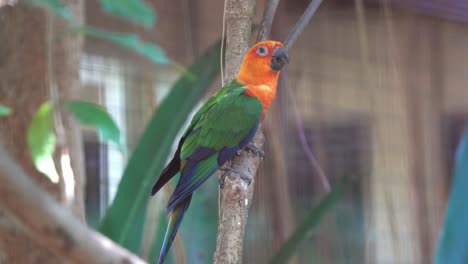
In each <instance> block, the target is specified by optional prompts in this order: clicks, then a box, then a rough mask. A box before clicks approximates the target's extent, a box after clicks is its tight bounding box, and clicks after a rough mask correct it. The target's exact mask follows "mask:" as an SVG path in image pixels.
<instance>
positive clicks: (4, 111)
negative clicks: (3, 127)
mask: <svg viewBox="0 0 468 264" xmlns="http://www.w3.org/2000/svg"><path fill="white" fill-rule="evenodd" d="M10 114H11V109H10V108H8V107H6V106H4V105H1V104H0V116H7V115H10Z"/></svg>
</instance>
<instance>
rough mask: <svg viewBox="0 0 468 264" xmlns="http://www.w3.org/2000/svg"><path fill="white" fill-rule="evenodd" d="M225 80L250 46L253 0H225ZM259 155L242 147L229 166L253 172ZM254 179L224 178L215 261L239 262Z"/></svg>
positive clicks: (258, 137) (259, 136)
mask: <svg viewBox="0 0 468 264" xmlns="http://www.w3.org/2000/svg"><path fill="white" fill-rule="evenodd" d="M225 5H226V6H225V8H226V13H225V15H226V16H225V19H226V32H227V36H226V72H225V74H226V75H225V77H226V80H232V79H233V78H234V77H235V76H236V74H237V71H238V70H239V66H240V64H241V63H242V59H243V56H244V54H245V53H246V52H247V50H248V48H249V46H250V43H249V41H250V37H251V29H252V28H251V27H252V19H253V16H254V10H255V1H254V0H226V2H225ZM254 142H255V143H256V144H257V146H258V147H261V146H262V145H263V142H264V139H263V135H262V133H261V132H259V131H257V134H256V136H255V138H254ZM259 164H260V158H258V157H256V156H254V155H252V154H250V153H248V152H245V151H242V153H241V155H240V156H236V157H235V158H234V159H232V160H231V167H233V168H234V169H237V170H240V171H243V172H245V173H247V174H250V175H252V176H254V175H255V174H256V172H257V168H258V165H259ZM253 189H254V181H252V183H251V184H250V185H247V184H246V183H245V182H243V181H242V180H241V179H240V178H238V177H236V178H229V177H227V178H226V181H225V184H224V188H223V189H222V190H221V192H220V203H221V204H220V212H219V224H218V237H217V241H216V252H215V254H214V263H216V264H236V263H241V262H242V244H243V243H242V242H243V238H244V230H245V224H246V222H247V215H248V210H249V208H250V204H251V199H252V195H253Z"/></svg>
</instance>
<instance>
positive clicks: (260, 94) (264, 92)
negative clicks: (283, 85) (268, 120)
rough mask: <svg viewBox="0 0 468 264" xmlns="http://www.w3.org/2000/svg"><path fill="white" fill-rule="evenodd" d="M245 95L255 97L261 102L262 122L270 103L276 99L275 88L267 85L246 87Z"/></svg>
mask: <svg viewBox="0 0 468 264" xmlns="http://www.w3.org/2000/svg"><path fill="white" fill-rule="evenodd" d="M245 93H246V94H247V95H249V96H255V97H257V98H258V99H259V100H260V102H262V106H263V113H262V119H261V120H262V121H263V119H264V118H265V114H266V112H267V111H268V108H269V107H270V104H271V102H273V100H274V99H275V97H276V87H270V86H268V85H264V84H260V85H253V84H250V85H247V90H246V91H245Z"/></svg>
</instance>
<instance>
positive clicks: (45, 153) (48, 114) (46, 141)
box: [28, 102, 59, 183]
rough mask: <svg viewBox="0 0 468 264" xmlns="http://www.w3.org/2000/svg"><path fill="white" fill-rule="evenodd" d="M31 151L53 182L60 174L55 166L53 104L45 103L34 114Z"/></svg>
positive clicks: (30, 136)
mask: <svg viewBox="0 0 468 264" xmlns="http://www.w3.org/2000/svg"><path fill="white" fill-rule="evenodd" d="M28 145H29V153H30V154H31V158H32V160H33V162H34V165H35V166H36V168H37V170H38V171H40V172H42V173H44V174H45V175H46V176H47V177H49V179H50V180H51V181H52V182H53V183H57V182H58V180H59V176H58V173H57V170H56V168H55V164H54V159H53V156H52V155H53V154H54V151H55V134H54V119H53V111H52V104H51V103H50V102H45V103H43V104H42V105H41V106H40V107H39V109H38V110H37V112H36V113H35V114H34V116H33V119H32V121H31V125H30V126H29V129H28Z"/></svg>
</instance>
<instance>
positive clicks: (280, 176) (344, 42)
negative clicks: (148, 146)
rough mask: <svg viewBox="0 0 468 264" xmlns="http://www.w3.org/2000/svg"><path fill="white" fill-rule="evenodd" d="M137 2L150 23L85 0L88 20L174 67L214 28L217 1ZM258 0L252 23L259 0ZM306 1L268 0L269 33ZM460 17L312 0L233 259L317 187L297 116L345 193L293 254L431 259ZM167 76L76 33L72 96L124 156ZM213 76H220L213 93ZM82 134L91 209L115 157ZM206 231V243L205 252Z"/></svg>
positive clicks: (249, 258)
mask: <svg viewBox="0 0 468 264" xmlns="http://www.w3.org/2000/svg"><path fill="white" fill-rule="evenodd" d="M147 2H151V3H152V4H153V5H154V8H155V10H156V12H157V14H158V18H157V22H156V30H155V31H148V30H146V29H144V28H141V27H139V26H135V25H131V24H127V23H124V22H122V21H121V20H119V19H115V18H112V17H110V16H103V13H102V11H101V10H100V8H99V7H98V5H97V3H96V1H87V3H86V16H87V23H88V24H91V25H95V26H102V27H106V28H108V29H111V30H114V31H133V32H137V33H140V34H141V35H142V36H144V38H145V39H147V40H151V41H155V42H156V43H158V44H160V45H161V46H162V47H163V48H164V49H165V50H166V51H167V53H168V55H169V56H170V58H171V59H173V60H174V61H176V62H178V63H180V64H183V65H188V64H189V63H190V62H191V61H193V59H194V58H195V57H196V56H197V55H199V54H201V52H203V50H205V49H206V48H207V47H208V46H209V45H211V44H212V43H214V42H215V41H216V40H218V39H219V38H220V37H221V32H222V16H223V1H215V0H196V1H185V0H180V1H179V0H177V1H162V0H161V1H160V0H151V1H147ZM258 2H259V3H258V5H257V15H258V19H257V21H259V18H260V17H261V13H262V10H263V6H264V1H258ZM308 2H309V1H308V0H307V1H306V0H288V1H281V3H280V7H279V9H278V13H277V17H276V20H275V25H274V28H273V38H275V39H279V40H284V39H285V37H286V35H287V33H288V31H289V30H290V29H291V28H292V26H293V25H294V23H295V22H296V21H297V19H298V17H299V16H300V15H301V14H302V12H303V10H304V8H305V7H306V6H307V4H308ZM467 14H468V6H467V5H466V4H465V3H463V1H461V0H451V1H437V0H406V1H403V0H401V1H400V0H394V1H393V0H381V1H379V0H355V1H351V0H326V1H324V3H323V4H322V6H321V7H320V9H319V11H318V13H317V14H316V16H315V17H314V18H313V19H312V22H311V23H310V25H309V26H308V27H307V29H306V30H305V32H304V33H303V35H301V37H300V38H299V41H298V42H297V43H296V46H295V47H294V48H293V50H292V51H291V54H290V58H291V63H290V65H288V66H287V69H286V71H285V72H284V73H283V75H282V80H281V85H280V88H279V89H280V90H279V94H278V98H277V100H276V102H275V103H274V107H273V109H271V111H270V114H269V116H268V118H267V119H266V121H265V126H264V130H265V134H266V137H267V146H266V158H265V160H264V162H263V164H262V168H261V172H260V174H259V176H258V180H257V183H256V191H255V198H254V203H253V207H252V208H251V214H250V219H249V225H248V230H247V231H246V243H245V248H244V253H245V254H244V263H263V262H264V261H265V260H266V259H268V258H269V257H271V255H272V252H274V250H275V249H277V248H278V247H279V246H280V245H281V243H282V242H284V241H285V239H286V238H287V237H288V236H289V235H290V233H291V231H292V230H293V229H294V228H295V226H296V224H297V223H298V222H300V220H301V219H302V218H303V217H304V215H305V213H306V212H307V210H308V209H310V208H313V207H314V205H316V203H317V201H318V200H319V199H320V198H321V197H323V195H324V194H325V190H324V188H323V186H322V184H321V182H320V181H319V178H318V175H317V173H316V170H315V169H314V167H313V166H312V165H311V163H310V162H309V160H308V159H307V156H306V154H305V153H304V144H303V142H301V141H300V140H299V133H298V130H297V119H298V116H300V118H299V119H300V122H301V123H302V125H303V127H304V132H305V135H306V138H307V142H308V144H309V145H310V146H311V148H312V150H313V152H314V154H315V156H316V158H317V159H318V160H319V162H320V164H321V166H322V168H323V169H324V171H325V173H326V175H327V176H328V178H329V179H330V181H331V182H332V183H333V182H334V181H336V180H337V179H338V178H340V177H348V178H350V179H351V181H350V185H351V186H350V187H351V188H350V190H351V191H350V192H348V193H347V195H346V197H345V198H344V199H343V200H342V201H341V202H340V204H339V205H338V206H337V207H336V208H335V209H334V210H333V212H332V213H330V214H328V215H327V217H326V218H325V220H324V221H323V222H322V223H321V224H320V227H319V228H318V229H316V230H315V231H314V232H313V233H311V234H310V238H309V239H308V241H307V243H304V245H302V247H301V249H300V251H299V253H298V256H297V257H296V258H295V259H294V260H293V262H294V263H333V264H334V263H368V264H374V263H378V264H387V263H388V264H394V263H402V264H404V263H408V264H413V263H415V264H419V263H421V264H423V263H424V264H425V263H431V262H432V261H431V259H432V256H433V253H434V248H435V245H436V242H437V239H438V234H439V230H440V228H441V224H442V221H443V215H444V210H445V202H446V198H447V194H448V190H449V186H450V182H451V176H450V175H451V171H450V168H451V164H452V161H453V153H454V149H455V145H456V143H457V141H458V138H459V136H460V135H461V131H462V128H463V126H464V125H466V124H467V122H468V88H467V87H465V86H466V84H467V83H468V77H467V76H468V75H467V72H466V69H467V65H468V64H467V63H468V45H467V43H468V24H467V22H468V16H467ZM103 17H105V19H103ZM253 35H255V34H253ZM179 74H180V72H179V71H178V70H177V69H175V67H173V66H172V65H166V66H161V65H156V66H155V65H154V64H151V63H150V62H149V61H147V60H145V59H144V58H142V57H139V56H137V55H135V54H133V53H132V52H130V51H127V50H125V49H122V48H119V47H117V46H115V45H113V44H111V43H108V42H104V41H99V40H95V39H90V38H88V39H86V42H85V52H84V54H83V56H82V60H81V80H82V84H83V94H82V97H83V98H82V99H85V100H89V101H93V102H96V103H100V104H103V105H105V107H106V108H107V109H108V110H109V111H110V112H111V114H112V115H113V117H114V118H115V119H116V121H117V123H118V124H119V126H120V127H121V128H122V131H123V135H124V136H125V142H126V146H127V147H128V149H129V153H131V150H132V149H133V147H134V146H135V144H136V143H137V140H138V137H139V136H140V134H141V132H142V131H143V129H144V128H145V124H146V122H147V121H148V119H149V118H150V116H151V114H152V112H153V110H154V109H157V107H158V104H159V102H161V100H163V99H164V96H165V94H166V93H167V92H168V90H169V88H170V87H171V84H172V83H173V81H174V80H175V79H176V78H177V76H178V75H179ZM218 87H220V81H218V82H217V84H216V85H215V86H214V87H213V88H212V91H214V90H215V89H217V88H218ZM291 95H293V97H292V96H291ZM296 109H298V111H296ZM83 133H84V135H85V136H84V142H83V144H84V147H85V154H86V170H87V178H88V179H87V180H88V183H87V189H86V193H87V196H86V197H87V200H86V206H87V211H88V214H91V215H95V216H96V219H97V218H98V217H99V216H102V215H103V214H104V212H105V210H106V208H107V206H108V205H109V203H110V202H111V201H112V199H113V196H114V195H115V192H116V189H117V187H118V182H119V179H120V176H121V174H122V171H123V168H124V167H125V162H126V158H127V156H125V155H123V154H122V153H120V152H119V151H118V149H117V148H115V147H113V146H108V145H104V144H100V143H98V139H97V136H96V135H95V134H94V132H93V131H90V130H87V129H85V128H83ZM155 177H156V175H155ZM204 188H211V189H210V190H212V191H211V194H209V195H205V196H203V197H202V196H200V198H199V199H198V200H197V199H196V200H195V202H196V203H202V204H204V205H206V206H207V208H209V210H211V211H212V212H213V213H212V214H211V215H210V216H207V217H211V218H210V219H211V220H210V221H208V222H207V223H211V224H212V225H211V226H209V227H208V228H212V229H213V230H212V231H213V232H216V217H217V213H216V210H217V198H216V195H217V191H216V188H217V186H216V181H215V180H212V181H210V183H209V184H208V185H207V187H204ZM208 193H209V192H208ZM189 218H190V217H189ZM186 222H188V221H187V220H186V221H184V225H186V227H185V228H184V229H183V230H182V232H185V233H188V234H190V236H189V237H191V239H193V241H201V240H200V239H204V238H200V237H201V235H200V233H199V232H197V231H196V230H191V229H190V228H188V226H189V224H186ZM196 239H199V240H196ZM210 239H211V240H209V241H210V242H209V243H208V244H206V245H205V246H206V247H208V248H211V250H213V249H214V247H215V245H214V241H213V239H212V238H210ZM186 250H188V251H190V250H189V249H186ZM188 255H189V256H191V257H192V260H193V262H188V263H209V262H210V261H211V256H210V255H207V254H205V253H203V252H197V251H194V252H188Z"/></svg>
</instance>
